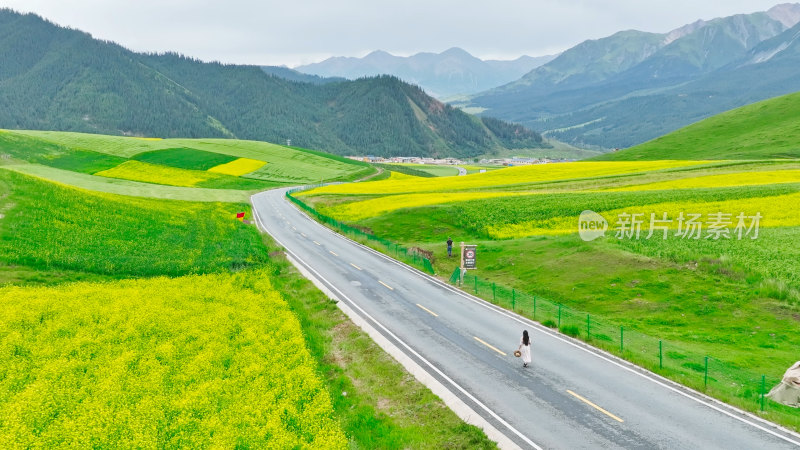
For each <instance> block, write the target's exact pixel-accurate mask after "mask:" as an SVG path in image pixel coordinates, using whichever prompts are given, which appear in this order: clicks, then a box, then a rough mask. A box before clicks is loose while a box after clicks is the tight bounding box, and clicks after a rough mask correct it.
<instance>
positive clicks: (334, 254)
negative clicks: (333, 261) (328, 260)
mask: <svg viewBox="0 0 800 450" xmlns="http://www.w3.org/2000/svg"><path fill="white" fill-rule="evenodd" d="M328 251H329V252H331V255H333V256H339V255H337V254H336V253H334V252H333V250H328Z"/></svg>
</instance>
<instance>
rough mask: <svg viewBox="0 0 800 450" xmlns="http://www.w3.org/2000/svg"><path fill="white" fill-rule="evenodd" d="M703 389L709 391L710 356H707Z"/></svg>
mask: <svg viewBox="0 0 800 450" xmlns="http://www.w3.org/2000/svg"><path fill="white" fill-rule="evenodd" d="M703 388H704V389H708V356H706V374H705V377H704V378H703Z"/></svg>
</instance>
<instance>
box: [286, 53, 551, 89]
mask: <svg viewBox="0 0 800 450" xmlns="http://www.w3.org/2000/svg"><path fill="white" fill-rule="evenodd" d="M553 58H555V56H554V55H550V56H540V57H531V56H520V57H519V58H517V59H515V60H511V61H501V60H481V59H479V58H476V57H475V56H472V55H471V54H469V53H468V52H466V51H465V50H462V49H460V48H457V47H454V48H451V49H449V50H445V51H444V52H442V53H417V54H416V55H412V56H408V57H403V56H395V55H392V54H390V53H387V52H384V51H381V50H377V51H374V52H372V53H370V54H368V55H366V56H364V57H363V58H354V57H333V58H328V59H326V60H324V61H322V62H318V63H314V64H307V65H302V66H298V67H295V68H294V69H295V70H297V71H299V72H302V73H306V74H311V75H318V76H321V77H344V78H347V79H350V80H355V79H357V78H361V77H368V76H376V75H383V74H388V75H394V76H396V77H398V78H400V79H402V80H404V81H407V82H409V83H413V84H416V85H419V86H420V87H422V88H423V89H424V90H425V92H427V93H428V94H430V95H433V96H434V97H437V98H447V97H453V96H458V95H464V94H473V93H477V92H481V91H485V90H488V89H491V88H494V87H497V86H500V85H503V84H506V83H509V82H511V81H514V80H516V79H518V78H520V77H521V76H523V75H524V74H526V73H528V72H530V71H531V70H532V69H534V68H536V67H539V66H541V65H542V64H545V63H547V62H549V61H551V60H552V59H553Z"/></svg>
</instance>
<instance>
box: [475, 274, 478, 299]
mask: <svg viewBox="0 0 800 450" xmlns="http://www.w3.org/2000/svg"><path fill="white" fill-rule="evenodd" d="M475 295H478V277H475Z"/></svg>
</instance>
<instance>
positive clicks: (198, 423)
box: [0, 272, 347, 449]
mask: <svg viewBox="0 0 800 450" xmlns="http://www.w3.org/2000/svg"><path fill="white" fill-rule="evenodd" d="M0 303H2V305H3V307H2V308H0V354H2V355H3V357H2V358H0V375H2V376H0V446H2V447H3V448H13V447H16V448H67V447H69V448H234V447H242V448H326V449H327V448H339V449H344V448H346V447H347V439H346V437H345V435H344V433H343V431H342V430H341V428H340V426H339V424H338V422H337V420H336V419H335V418H334V415H333V407H332V404H331V400H330V396H329V394H328V392H327V390H326V388H325V386H324V383H323V381H322V380H321V379H320V378H319V377H318V376H317V374H316V372H315V368H314V359H313V357H312V356H311V355H310V353H309V351H308V349H307V348H306V346H305V341H304V338H303V333H302V330H301V327H300V324H299V322H298V321H297V319H296V317H295V316H294V315H293V314H292V312H291V310H290V309H289V307H288V305H287V304H286V303H285V302H284V301H283V299H282V298H281V297H280V295H279V294H278V293H277V292H276V291H275V290H273V288H272V286H271V285H270V283H269V281H268V274H267V273H261V272H250V273H238V274H235V275H230V274H221V275H204V276H188V277H182V278H173V279H170V278H153V279H147V280H129V281H119V282H108V283H75V284H68V285H61V286H59V287H56V288H43V287H38V288H30V287H5V288H2V289H0Z"/></svg>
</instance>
